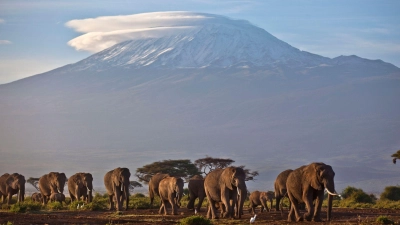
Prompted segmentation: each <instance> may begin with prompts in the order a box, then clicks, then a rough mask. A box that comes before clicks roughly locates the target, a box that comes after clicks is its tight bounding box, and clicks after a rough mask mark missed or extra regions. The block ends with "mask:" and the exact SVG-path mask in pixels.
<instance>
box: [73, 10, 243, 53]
mask: <svg viewBox="0 0 400 225" xmlns="http://www.w3.org/2000/svg"><path fill="white" fill-rule="evenodd" d="M215 22H217V23H232V20H230V19H228V18H226V17H223V16H217V15H211V14H205V13H192V12H154V13H141V14H134V15H125V16H104V17H97V18H89V19H82V20H71V21H69V22H67V23H66V26H67V27H70V28H72V29H74V30H75V31H77V32H80V33H83V34H82V35H81V36H78V37H76V38H74V39H72V40H70V41H69V42H68V45H70V46H72V47H74V48H75V49H76V50H83V51H89V52H99V51H101V50H104V49H106V48H109V47H111V46H113V45H115V44H118V43H120V42H123V41H127V40H135V39H143V38H157V37H162V36H165V35H172V34H177V33H180V32H184V31H187V30H190V29H196V28H197V29H198V28H199V27H201V26H202V25H204V24H207V23H215ZM241 22H243V21H241Z"/></svg>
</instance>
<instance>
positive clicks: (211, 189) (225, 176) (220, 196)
mask: <svg viewBox="0 0 400 225" xmlns="http://www.w3.org/2000/svg"><path fill="white" fill-rule="evenodd" d="M245 179H246V173H245V172H244V170H243V169H242V168H240V167H227V168H225V169H215V170H213V171H211V172H210V173H209V174H207V176H206V178H205V179H204V189H205V192H206V196H207V198H208V201H209V204H208V211H207V218H210V214H211V216H212V219H216V218H217V216H216V209H215V203H216V202H217V203H218V202H222V203H223V204H224V205H225V208H226V212H224V213H222V217H223V218H225V217H233V216H234V215H233V207H234V206H236V207H235V209H236V210H235V215H236V216H237V217H238V218H241V216H242V215H241V212H242V210H243V203H244V200H245V199H246V196H247V187H246V183H245ZM238 196H239V199H238Z"/></svg>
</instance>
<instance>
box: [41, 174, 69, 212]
mask: <svg viewBox="0 0 400 225" xmlns="http://www.w3.org/2000/svg"><path fill="white" fill-rule="evenodd" d="M66 181H67V177H66V176H65V173H59V172H50V173H48V174H45V175H43V176H41V177H40V178H39V190H40V193H41V194H42V197H43V205H45V204H47V201H48V200H49V198H50V195H51V194H52V193H61V194H62V193H63V192H64V186H65V182H66Z"/></svg>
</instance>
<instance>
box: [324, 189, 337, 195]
mask: <svg viewBox="0 0 400 225" xmlns="http://www.w3.org/2000/svg"><path fill="white" fill-rule="evenodd" d="M325 190H326V192H328V194H330V195H338V194H337V193H336V191H335V193H332V192H330V191H329V190H328V189H327V188H325Z"/></svg>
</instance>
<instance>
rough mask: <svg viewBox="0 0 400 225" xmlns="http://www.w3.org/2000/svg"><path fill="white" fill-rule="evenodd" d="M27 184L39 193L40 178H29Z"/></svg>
mask: <svg viewBox="0 0 400 225" xmlns="http://www.w3.org/2000/svg"><path fill="white" fill-rule="evenodd" d="M26 183H28V184H31V185H32V186H33V187H34V188H36V190H38V191H39V186H38V185H39V178H34V177H29V179H28V180H26Z"/></svg>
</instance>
